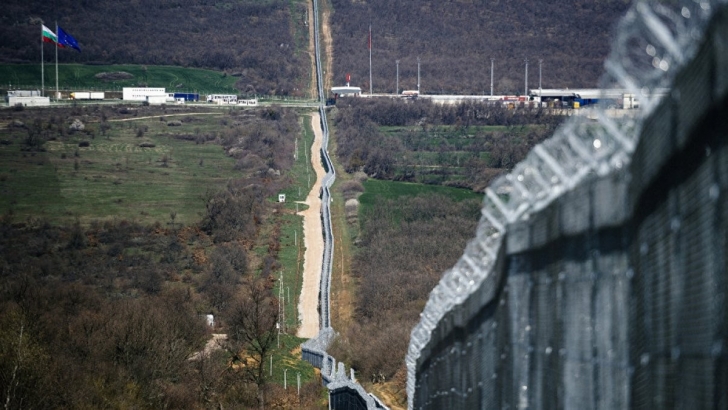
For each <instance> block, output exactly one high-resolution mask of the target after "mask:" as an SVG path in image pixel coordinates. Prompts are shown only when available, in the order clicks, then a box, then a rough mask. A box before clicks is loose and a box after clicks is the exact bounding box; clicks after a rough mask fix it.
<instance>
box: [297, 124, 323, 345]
mask: <svg viewBox="0 0 728 410" xmlns="http://www.w3.org/2000/svg"><path fill="white" fill-rule="evenodd" d="M311 125H312V128H313V132H314V140H313V145H312V146H311V165H312V166H313V169H314V171H315V173H316V182H315V183H314V184H313V186H312V187H311V192H309V193H308V197H306V201H304V202H303V203H304V204H306V205H308V209H307V210H305V211H302V212H299V213H298V214H299V215H302V216H303V243H304V246H305V247H306V252H305V253H304V256H303V285H302V288H301V298H300V300H299V304H298V312H299V314H300V315H301V317H300V318H299V319H300V322H301V326H300V327H299V328H298V335H297V336H298V337H305V338H309V339H310V338H312V337H315V336H316V335H317V334H318V331H319V314H318V295H319V281H320V280H321V268H322V265H323V254H324V237H323V231H322V227H321V199H320V198H319V191H320V189H321V180H322V179H323V177H324V175H325V174H326V171H324V168H323V166H322V165H321V140H322V139H323V135H322V134H321V120H320V117H319V114H318V113H316V114H313V115H312V116H311Z"/></svg>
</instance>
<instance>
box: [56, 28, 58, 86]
mask: <svg viewBox="0 0 728 410" xmlns="http://www.w3.org/2000/svg"><path fill="white" fill-rule="evenodd" d="M56 100H58V22H57V21H56Z"/></svg>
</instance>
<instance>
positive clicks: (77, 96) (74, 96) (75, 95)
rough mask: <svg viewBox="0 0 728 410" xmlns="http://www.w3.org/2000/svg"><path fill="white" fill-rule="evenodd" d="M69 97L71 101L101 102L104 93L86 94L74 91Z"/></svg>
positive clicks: (85, 92)
mask: <svg viewBox="0 0 728 410" xmlns="http://www.w3.org/2000/svg"><path fill="white" fill-rule="evenodd" d="M69 97H70V98H71V99H72V100H103V99H104V93H103V91H102V92H88V91H76V92H72V93H71V94H70V95H69Z"/></svg>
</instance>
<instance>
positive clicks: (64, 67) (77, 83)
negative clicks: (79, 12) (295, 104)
mask: <svg viewBox="0 0 728 410" xmlns="http://www.w3.org/2000/svg"><path fill="white" fill-rule="evenodd" d="M116 71H124V72H127V73H129V74H131V75H133V76H134V77H133V78H131V79H128V80H116V81H103V80H100V79H98V78H96V77H95V75H96V74H99V73H104V72H116ZM236 81H237V79H236V78H235V77H231V76H228V75H226V74H225V73H222V72H218V71H212V70H203V69H198V68H184V67H176V66H153V65H147V66H144V65H83V64H59V65H58V84H59V86H60V88H61V89H63V90H69V89H71V90H101V91H121V88H122V87H134V86H148V87H165V88H166V89H167V90H168V92H174V91H180V92H198V93H200V94H207V93H220V94H223V93H231V94H232V93H235V94H237V93H238V90H237V89H236V88H235V82H236ZM8 84H9V85H10V86H11V87H12V88H16V89H17V88H30V89H40V88H41V67H40V64H0V86H2V87H5V86H7V85H8ZM55 84H56V77H55V65H54V64H46V65H45V87H46V90H55Z"/></svg>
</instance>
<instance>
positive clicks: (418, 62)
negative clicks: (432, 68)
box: [417, 57, 420, 95]
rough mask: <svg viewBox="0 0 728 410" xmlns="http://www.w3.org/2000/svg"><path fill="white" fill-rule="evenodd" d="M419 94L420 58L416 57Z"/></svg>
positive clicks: (418, 89)
mask: <svg viewBox="0 0 728 410" xmlns="http://www.w3.org/2000/svg"><path fill="white" fill-rule="evenodd" d="M419 93H420V58H419V57H417V94H418V95H419Z"/></svg>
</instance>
